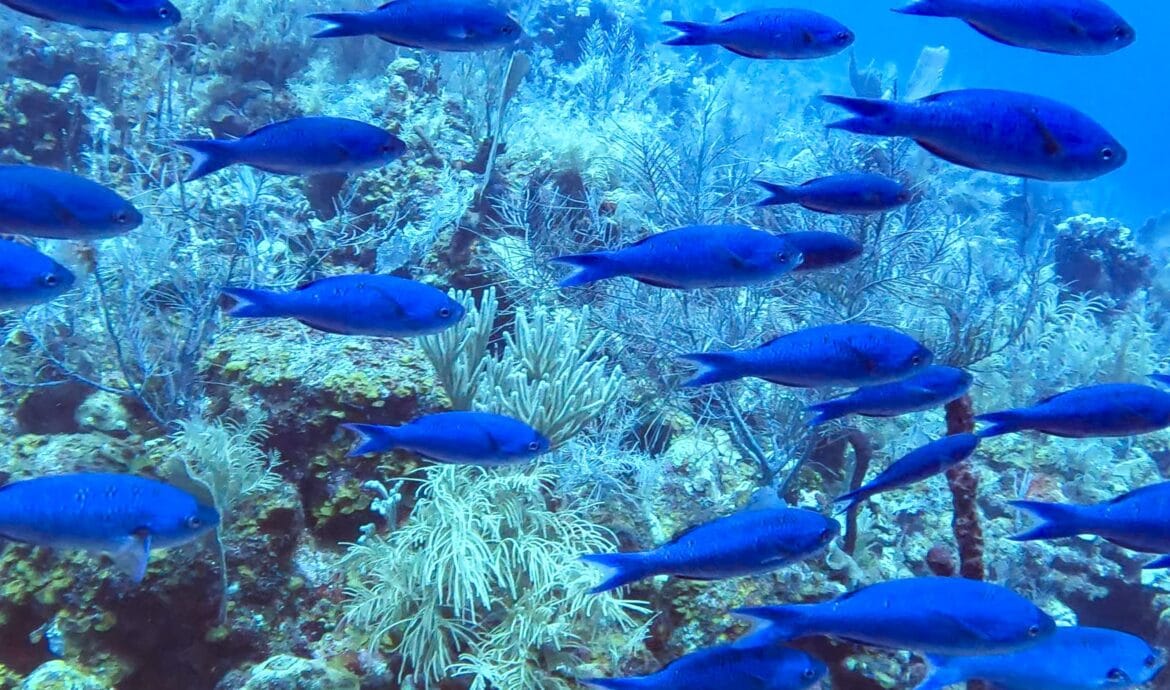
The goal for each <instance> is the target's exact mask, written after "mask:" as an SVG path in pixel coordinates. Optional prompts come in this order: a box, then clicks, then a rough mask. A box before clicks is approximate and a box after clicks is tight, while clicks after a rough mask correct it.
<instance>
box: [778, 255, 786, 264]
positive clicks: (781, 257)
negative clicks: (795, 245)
mask: <svg viewBox="0 0 1170 690" xmlns="http://www.w3.org/2000/svg"><path fill="white" fill-rule="evenodd" d="M776 260H777V261H779V262H780V263H782V264H786V263H788V254H787V253H786V252H780V253H779V254H777V255H776Z"/></svg>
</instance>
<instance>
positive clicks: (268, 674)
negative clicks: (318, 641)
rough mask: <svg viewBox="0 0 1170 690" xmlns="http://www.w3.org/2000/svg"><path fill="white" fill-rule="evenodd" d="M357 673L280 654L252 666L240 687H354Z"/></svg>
mask: <svg viewBox="0 0 1170 690" xmlns="http://www.w3.org/2000/svg"><path fill="white" fill-rule="evenodd" d="M359 687H360V684H359V683H358V678H357V676H355V675H353V674H352V673H350V672H349V671H346V670H344V669H339V668H333V667H332V666H329V665H328V664H326V663H325V662H324V661H321V660H319V659H302V658H301V657H296V656H288V655H285V654H281V655H279V656H274V657H271V658H269V659H267V660H265V661H264V663H262V664H260V665H259V666H257V667H255V668H253V669H252V672H251V673H250V674H249V676H248V680H247V681H246V682H245V683H244V685H243V686H242V687H241V689H240V690H358V688H359Z"/></svg>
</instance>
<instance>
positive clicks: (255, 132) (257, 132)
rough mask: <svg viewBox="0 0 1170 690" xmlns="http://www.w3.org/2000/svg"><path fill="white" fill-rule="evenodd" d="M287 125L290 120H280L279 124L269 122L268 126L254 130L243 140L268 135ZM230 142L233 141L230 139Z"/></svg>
mask: <svg viewBox="0 0 1170 690" xmlns="http://www.w3.org/2000/svg"><path fill="white" fill-rule="evenodd" d="M285 124H288V120H279V121H277V122H269V123H268V124H266V125H264V126H263V127H260V128H259V129H254V130H252V131H251V132H248V133H247V134H245V135H244V136H243V137H241V138H243V139H249V138H251V137H255V136H260V135H261V134H263V133H267V132H268V131H269V130H272V129H276V128H277V127H279V126H281V125H285ZM228 141H231V140H230V139H229V140H228Z"/></svg>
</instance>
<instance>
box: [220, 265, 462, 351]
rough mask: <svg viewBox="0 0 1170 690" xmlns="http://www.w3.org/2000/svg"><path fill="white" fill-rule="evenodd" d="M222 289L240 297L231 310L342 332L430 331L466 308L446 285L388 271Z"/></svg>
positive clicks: (448, 324)
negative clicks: (281, 287)
mask: <svg viewBox="0 0 1170 690" xmlns="http://www.w3.org/2000/svg"><path fill="white" fill-rule="evenodd" d="M223 292H224V294H226V295H228V296H230V297H232V298H233V299H235V300H236V301H237V304H236V305H235V306H234V307H233V308H232V309H231V311H229V312H228V315H229V316H237V317H245V318H259V319H269V318H291V319H296V320H297V321H300V322H301V323H303V324H305V325H306V326H308V327H310V328H315V329H317V330H319V331H325V332H326V333H339V334H342V335H371V336H380V337H404V336H414V335H427V334H430V333H438V332H440V331H443V330H446V329H448V328H450V327H451V326H454V325H455V324H457V323H459V321H460V320H461V319H463V315H464V313H465V310H464V308H463V305H461V304H460V303H459V302H457V301H455V300H453V299H451V298H450V297H448V296H447V294H446V293H444V292H443V291H442V290H438V289H436V288H433V287H431V286H430V285H426V284H424V283H419V282H417V281H414V280H407V279H405V278H397V277H395V276H385V275H348V276H333V277H332V278H322V279H320V280H315V281H313V282H311V283H306V284H305V285H302V286H301V287H299V288H297V289H296V290H294V291H292V292H272V291H269V290H255V289H247V288H225V289H224V291H223Z"/></svg>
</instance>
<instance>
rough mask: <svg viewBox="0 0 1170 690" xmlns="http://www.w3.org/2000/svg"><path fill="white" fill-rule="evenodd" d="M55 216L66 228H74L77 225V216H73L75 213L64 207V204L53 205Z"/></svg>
mask: <svg viewBox="0 0 1170 690" xmlns="http://www.w3.org/2000/svg"><path fill="white" fill-rule="evenodd" d="M53 215H54V216H56V217H57V220H59V221H61V224H62V225H64V226H65V227H74V226H76V225H77V216H76V215H74V214H73V211H71V210H70V209H69V207H68V206H64V205H62V204H53Z"/></svg>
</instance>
